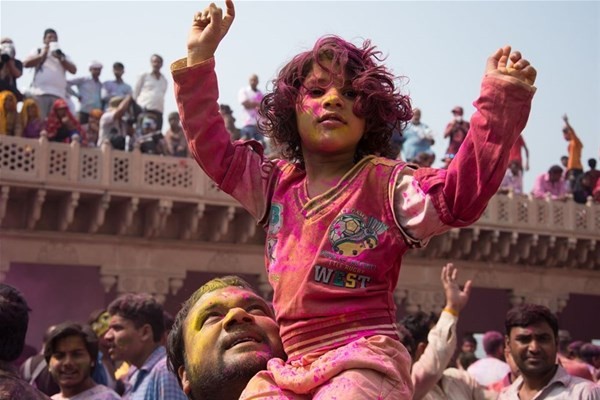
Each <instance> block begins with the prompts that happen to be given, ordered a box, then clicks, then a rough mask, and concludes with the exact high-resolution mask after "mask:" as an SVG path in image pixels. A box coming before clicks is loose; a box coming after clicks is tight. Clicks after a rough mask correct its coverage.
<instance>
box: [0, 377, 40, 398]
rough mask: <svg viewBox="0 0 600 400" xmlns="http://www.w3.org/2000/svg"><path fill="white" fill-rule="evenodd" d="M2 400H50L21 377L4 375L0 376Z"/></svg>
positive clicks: (0, 395) (0, 396)
mask: <svg viewBox="0 0 600 400" xmlns="http://www.w3.org/2000/svg"><path fill="white" fill-rule="evenodd" d="M0 399H11V400H20V399H27V400H38V399H43V400H48V397H47V396H46V395H44V394H43V393H42V392H40V391H38V390H37V389H35V388H34V387H33V386H31V385H30V384H29V383H28V382H27V381H25V380H23V379H21V378H20V377H19V376H17V375H15V374H12V373H2V374H0Z"/></svg>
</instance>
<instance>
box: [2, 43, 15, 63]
mask: <svg viewBox="0 0 600 400" xmlns="http://www.w3.org/2000/svg"><path fill="white" fill-rule="evenodd" d="M14 57H15V46H14V44H12V43H2V45H0V61H1V62H2V64H0V66H1V65H4V63H5V62H7V61H8V60H10V59H12V58H14Z"/></svg>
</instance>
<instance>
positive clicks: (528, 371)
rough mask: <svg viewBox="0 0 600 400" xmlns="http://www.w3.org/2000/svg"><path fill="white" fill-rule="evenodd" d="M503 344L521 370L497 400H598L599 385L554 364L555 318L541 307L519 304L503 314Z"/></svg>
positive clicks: (555, 352)
mask: <svg viewBox="0 0 600 400" xmlns="http://www.w3.org/2000/svg"><path fill="white" fill-rule="evenodd" d="M504 325H505V327H506V346H507V347H508V348H509V349H510V353H511V355H512V357H513V359H514V361H515V363H516V364H517V366H518V367H519V371H521V376H520V377H518V378H517V379H516V380H515V381H514V382H513V384H512V385H510V386H508V387H507V388H505V389H504V390H503V391H502V393H500V397H499V398H498V399H499V400H530V399H534V398H535V399H536V400H543V399H548V400H550V399H552V400H599V399H600V386H598V385H596V384H594V383H593V382H591V381H588V380H585V379H583V378H578V377H575V376H571V375H569V374H568V373H567V371H566V370H565V369H564V368H563V367H561V366H560V365H558V364H557V362H556V360H557V358H556V356H557V352H558V320H557V318H556V316H555V315H554V314H552V312H551V311H550V310H549V309H548V308H547V307H544V306H541V305H536V304H523V305H520V306H517V307H515V308H513V309H511V310H510V311H508V313H507V314H506V320H505V322H504Z"/></svg>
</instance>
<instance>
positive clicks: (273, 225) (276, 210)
mask: <svg viewBox="0 0 600 400" xmlns="http://www.w3.org/2000/svg"><path fill="white" fill-rule="evenodd" d="M282 224H283V206H282V205H281V204H276V203H275V204H273V205H271V212H270V213H269V235H276V234H278V233H279V230H280V229H281V225H282Z"/></svg>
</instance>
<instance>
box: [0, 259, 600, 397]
mask: <svg viewBox="0 0 600 400" xmlns="http://www.w3.org/2000/svg"><path fill="white" fill-rule="evenodd" d="M457 272H458V269H457V268H456V267H455V266H454V265H452V264H447V265H445V266H444V267H443V268H442V271H441V283H442V287H443V292H444V296H445V299H446V303H445V307H444V309H443V310H442V311H441V313H439V314H438V313H430V314H427V313H424V312H421V311H419V312H416V313H411V314H408V315H406V316H405V317H404V318H402V319H401V320H400V321H398V323H397V329H398V332H399V337H400V340H401V342H402V344H403V345H404V346H405V347H406V349H407V351H408V354H409V355H410V357H409V358H408V359H407V362H408V363H410V364H412V366H411V369H410V377H408V379H409V380H410V386H412V390H413V395H412V396H413V397H412V398H414V399H429V400H435V399H453V400H471V399H473V400H478V399H481V400H483V399H510V400H513V399H529V398H532V397H530V396H531V395H537V396H538V397H536V398H539V399H544V398H552V399H569V400H571V399H589V400H596V399H600V385H599V383H600V346H597V345H594V344H592V343H584V342H582V341H574V340H572V338H571V337H570V335H569V333H568V331H565V330H561V329H559V326H558V322H557V319H556V316H555V315H554V314H553V313H551V312H550V310H548V309H547V308H546V307H544V306H539V305H533V304H525V305H521V306H518V307H515V308H513V309H511V310H510V311H509V312H508V313H507V315H506V319H505V325H506V331H505V332H504V334H503V333H500V332H497V331H489V332H485V334H484V335H483V340H482V343H480V344H478V343H477V341H476V340H475V338H474V337H473V335H471V334H466V335H465V336H464V337H463V338H462V340H461V341H459V340H458V338H457V334H456V326H457V323H458V320H459V317H460V315H461V314H462V313H463V310H464V308H465V306H466V305H467V303H468V301H469V295H470V291H471V285H472V283H471V281H467V282H466V283H465V284H464V287H463V288H461V286H460V285H459V283H458V279H457V278H458V275H457ZM29 311H30V310H29V307H28V306H27V301H26V299H25V298H24V297H23V295H22V294H21V293H20V292H19V291H18V290H17V289H15V288H13V287H11V286H9V285H6V284H1V283H0V398H1V399H3V400H4V399H7V400H8V399H48V398H52V399H55V400H56V399H60V400H63V399H77V400H113V399H121V398H123V399H169V400H170V399H175V400H176V399H194V400H202V399H206V400H208V399H211V400H212V399H219V400H237V399H238V398H240V395H241V394H242V392H243V391H244V389H245V388H246V385H247V384H248V382H249V381H250V379H251V378H252V377H253V376H254V375H256V374H264V373H266V371H267V364H268V363H269V362H270V361H269V360H271V359H274V360H277V359H278V360H285V359H286V358H287V356H286V353H285V351H284V348H283V343H282V339H281V337H280V335H279V329H278V325H277V323H276V321H275V315H274V313H273V309H272V306H271V304H270V303H269V302H268V301H267V300H265V299H264V298H263V297H262V296H261V295H259V294H258V292H257V291H256V290H255V289H254V288H253V287H252V286H251V285H250V284H248V283H247V282H246V281H244V280H243V279H242V278H239V277H237V276H224V277H221V278H215V279H213V280H211V281H209V282H206V283H205V284H204V285H202V286H201V287H200V288H199V289H198V290H197V291H195V292H194V293H193V294H192V295H191V296H190V298H189V299H187V300H186V301H185V302H184V304H183V305H182V307H181V309H180V310H179V312H178V313H177V315H176V317H175V318H173V317H172V316H171V315H170V314H169V313H166V312H165V311H164V310H163V308H162V306H161V305H160V304H159V303H158V302H157V301H156V300H154V298H153V297H152V296H150V295H146V294H125V295H121V296H120V297H118V298H117V299H115V300H114V301H113V302H112V303H111V304H110V305H109V306H108V307H107V309H105V310H96V311H94V312H92V313H91V315H90V318H89V319H88V321H86V322H85V323H82V322H72V321H65V322H62V323H59V324H57V325H53V326H50V327H49V328H48V330H47V332H46V334H45V336H44V342H43V344H42V348H41V350H40V352H39V353H38V354H35V355H32V356H30V357H29V358H27V359H24V357H22V351H23V349H24V344H25V335H26V332H27V326H28V321H29ZM479 345H482V346H483V349H484V350H485V357H484V358H481V359H477V357H476V356H475V352H476V350H477V346H479ZM271 362H272V361H271ZM297 368H298V369H302V367H301V366H298V367H297ZM315 373H316V372H315ZM298 384H301V382H298ZM377 385H379V381H377V380H374V381H373V382H372V386H377ZM519 388H520V391H519ZM517 391H519V394H518V395H517ZM521 391H523V393H521ZM524 393H529V394H530V396H527V395H524ZM271 394H272V395H274V396H275V394H277V393H276V392H275V391H273V392H272V393H271ZM338 395H339V397H337V398H343V399H357V398H359V397H344V396H343V393H338ZM269 398H270V397H269ZM273 398H282V399H283V398H286V399H288V398H302V399H308V398H313V397H312V394H307V395H305V396H295V397H293V396H289V397H276V396H275V397H273ZM315 398H327V399H330V398H334V397H315ZM360 398H365V399H366V398H372V397H360ZM404 398H406V397H404Z"/></svg>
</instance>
